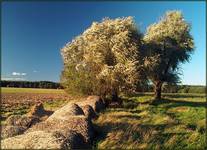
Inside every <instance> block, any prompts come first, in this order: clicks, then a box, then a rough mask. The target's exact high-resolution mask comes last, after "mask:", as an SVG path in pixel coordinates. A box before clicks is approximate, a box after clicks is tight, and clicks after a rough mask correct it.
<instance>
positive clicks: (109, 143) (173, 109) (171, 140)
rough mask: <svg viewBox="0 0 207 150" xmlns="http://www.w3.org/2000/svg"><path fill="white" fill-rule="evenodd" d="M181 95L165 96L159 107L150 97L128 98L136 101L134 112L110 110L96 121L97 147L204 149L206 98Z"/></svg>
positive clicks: (132, 110)
mask: <svg viewBox="0 0 207 150" xmlns="http://www.w3.org/2000/svg"><path fill="white" fill-rule="evenodd" d="M173 96H174V95H173ZM182 96H183V95H180V97H176V98H172V96H171V95H170V96H169V97H167V96H166V97H165V98H168V99H167V100H166V102H161V103H159V104H156V105H151V104H149V103H148V102H150V98H149V95H147V96H138V97H131V98H128V99H130V100H133V101H135V102H137V105H136V106H135V107H134V108H133V109H129V108H113V109H107V110H106V111H105V112H103V113H102V114H100V116H99V118H98V119H97V120H96V121H95V124H96V130H97V132H98V133H97V135H98V137H97V140H96V142H95V143H94V147H95V148H98V149H183V148H186V149H205V148H206V144H205V143H206V141H205V137H206V134H205V133H206V132H205V131H206V125H205V121H206V118H205V109H206V107H205V104H204V102H205V98H201V97H199V96H198V95H196V96H197V97H194V98H192V95H190V97H189V98H187V95H184V96H183V97H184V100H181V99H182ZM198 99H199V100H198ZM125 100H126V102H125V103H127V98H126V97H125ZM168 100H170V101H168Z"/></svg>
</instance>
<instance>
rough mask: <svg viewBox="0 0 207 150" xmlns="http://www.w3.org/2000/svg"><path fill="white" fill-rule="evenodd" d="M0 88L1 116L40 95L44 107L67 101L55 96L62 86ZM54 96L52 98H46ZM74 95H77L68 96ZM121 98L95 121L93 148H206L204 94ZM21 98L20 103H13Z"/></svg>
mask: <svg viewBox="0 0 207 150" xmlns="http://www.w3.org/2000/svg"><path fill="white" fill-rule="evenodd" d="M1 92H2V95H4V94H5V95H6V97H5V98H6V99H5V100H3V101H4V103H3V106H5V107H2V110H1V114H2V116H4V119H6V118H7V117H8V116H10V115H15V114H25V113H27V112H28V111H29V108H30V106H31V105H28V103H31V102H33V101H35V102H36V100H37V102H38V98H39V97H40V98H41V99H42V98H44V100H43V105H44V107H45V109H47V110H52V111H54V110H56V109H58V108H59V107H61V106H63V105H64V104H66V103H67V102H68V101H69V100H65V99H64V98H59V97H56V95H63V94H64V91H63V90H56V89H30V88H2V89H1ZM37 95H38V96H39V97H37V99H34V100H31V101H27V99H28V98H29V99H30V98H31V97H35V96H37ZM51 95H52V96H51ZM11 96H12V98H10V97H11ZM18 96H20V97H18ZM44 96H46V97H44ZM53 97H54V99H53V100H49V101H48V100H47V99H48V98H53ZM8 98H10V99H8ZM74 99H75V100H78V99H79V98H74V97H71V98H70V100H74ZM122 99H123V106H122V107H120V108H107V109H106V110H105V111H104V112H101V113H100V114H99V118H98V119H97V120H95V121H94V124H95V129H96V132H97V137H96V139H95V141H94V144H93V147H94V148H98V149H204V147H205V148H206V145H205V143H206V104H205V101H206V97H205V94H196V93H189V94H177V93H166V94H163V100H162V101H160V102H159V103H155V104H153V105H152V104H151V99H152V93H139V94H137V95H131V96H128V97H126V96H122ZM20 101H21V103H16V102H20ZM13 102H15V103H13ZM27 102H28V103H27ZM24 103H25V105H24ZM8 104H11V106H13V105H14V109H11V106H10V105H8ZM7 105H8V106H7ZM1 123H2V122H1Z"/></svg>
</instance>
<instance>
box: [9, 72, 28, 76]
mask: <svg viewBox="0 0 207 150" xmlns="http://www.w3.org/2000/svg"><path fill="white" fill-rule="evenodd" d="M12 75H13V76H26V75H27V73H24V72H22V73H21V72H12Z"/></svg>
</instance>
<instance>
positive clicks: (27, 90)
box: [1, 87, 64, 94]
mask: <svg viewBox="0 0 207 150" xmlns="http://www.w3.org/2000/svg"><path fill="white" fill-rule="evenodd" d="M1 92H2V93H59V94H62V93H64V90H62V89H39V88H7V87H2V88H1Z"/></svg>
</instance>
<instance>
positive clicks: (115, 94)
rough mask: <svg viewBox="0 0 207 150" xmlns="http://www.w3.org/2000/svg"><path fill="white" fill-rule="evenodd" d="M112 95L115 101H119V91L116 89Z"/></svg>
mask: <svg viewBox="0 0 207 150" xmlns="http://www.w3.org/2000/svg"><path fill="white" fill-rule="evenodd" d="M111 96H112V101H113V102H118V101H119V97H118V93H117V91H116V90H113V91H112V95H111Z"/></svg>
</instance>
